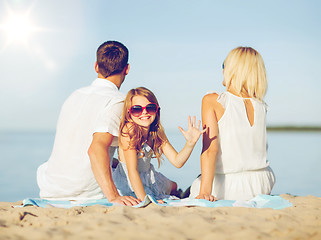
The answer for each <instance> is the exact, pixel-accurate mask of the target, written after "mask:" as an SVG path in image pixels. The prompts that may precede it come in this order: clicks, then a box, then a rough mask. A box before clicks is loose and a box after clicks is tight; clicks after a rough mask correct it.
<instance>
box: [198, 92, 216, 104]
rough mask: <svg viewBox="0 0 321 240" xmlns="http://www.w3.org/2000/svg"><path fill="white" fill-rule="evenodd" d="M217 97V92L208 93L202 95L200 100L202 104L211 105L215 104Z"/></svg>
mask: <svg viewBox="0 0 321 240" xmlns="http://www.w3.org/2000/svg"><path fill="white" fill-rule="evenodd" d="M218 97H219V94H218V93H208V94H206V95H205V96H204V97H203V100H202V102H203V104H211V105H213V104H215V105H216V104H217V103H218V102H217V99H218Z"/></svg>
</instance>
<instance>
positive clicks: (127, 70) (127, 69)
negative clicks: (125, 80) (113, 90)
mask: <svg viewBox="0 0 321 240" xmlns="http://www.w3.org/2000/svg"><path fill="white" fill-rule="evenodd" d="M129 68H130V67H129V64H127V66H126V67H125V75H127V74H128V72H129Z"/></svg>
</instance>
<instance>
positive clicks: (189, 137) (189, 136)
mask: <svg viewBox="0 0 321 240" xmlns="http://www.w3.org/2000/svg"><path fill="white" fill-rule="evenodd" d="M195 124H196V117H195V116H193V122H192V121H191V116H188V130H187V131H184V129H183V128H181V127H178V129H179V130H180V131H181V133H182V134H183V135H184V137H185V139H186V143H188V144H190V145H192V146H194V145H195V144H196V142H197V141H198V139H199V137H200V136H201V135H202V134H203V133H204V132H205V131H206V129H204V130H200V129H199V128H200V126H201V121H200V120H198V124H197V126H195Z"/></svg>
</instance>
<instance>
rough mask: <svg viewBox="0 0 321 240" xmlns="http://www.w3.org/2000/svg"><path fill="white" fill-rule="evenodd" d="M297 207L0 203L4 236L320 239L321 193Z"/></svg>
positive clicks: (300, 201)
mask: <svg viewBox="0 0 321 240" xmlns="http://www.w3.org/2000/svg"><path fill="white" fill-rule="evenodd" d="M281 196H282V197H283V198H285V199H288V200H290V201H291V202H292V204H293V207H289V208H285V209H282V210H273V209H255V208H239V207H221V208H203V207H159V206H156V205H154V204H150V205H148V206H147V207H146V208H140V209H135V208H131V207H103V206H93V207H74V208H71V209H61V208H38V207H34V206H30V207H24V208H13V207H12V206H14V205H18V204H20V203H21V202H18V203H9V202H1V203H0V239H140V240H141V239H149V240H151V239H163V240H167V239H175V240H176V239H211V240H219V239H246V240H248V239H321V198H318V197H314V196H306V197H294V196H291V195H281Z"/></svg>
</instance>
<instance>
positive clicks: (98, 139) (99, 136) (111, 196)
mask: <svg viewBox="0 0 321 240" xmlns="http://www.w3.org/2000/svg"><path fill="white" fill-rule="evenodd" d="M112 141H113V135H111V134H110V133H100V132H96V133H94V135H93V140H92V142H91V145H90V147H89V149H88V155H89V158H90V162H91V169H92V171H93V173H94V176H95V178H96V181H97V182H98V184H99V186H100V188H101V189H102V191H103V193H104V194H105V196H106V198H107V199H108V201H109V202H113V203H120V204H124V205H128V206H132V205H136V204H138V203H139V201H138V200H137V199H136V198H134V197H129V196H120V195H119V193H118V191H117V188H116V186H115V184H114V181H113V179H112V174H111V169H110V158H109V152H108V149H109V147H110V145H111V143H112Z"/></svg>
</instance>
